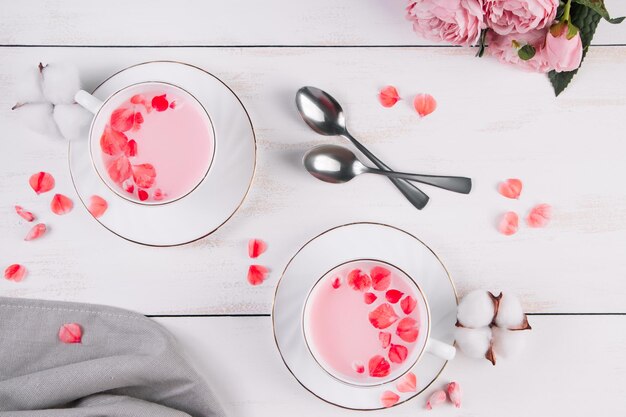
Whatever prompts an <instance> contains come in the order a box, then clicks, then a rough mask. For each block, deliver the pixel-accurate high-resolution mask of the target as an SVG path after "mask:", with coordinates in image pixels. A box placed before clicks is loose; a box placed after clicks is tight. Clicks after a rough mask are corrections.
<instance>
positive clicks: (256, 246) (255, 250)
mask: <svg viewBox="0 0 626 417" xmlns="http://www.w3.org/2000/svg"><path fill="white" fill-rule="evenodd" d="M266 250H267V243H265V242H264V241H262V240H261V239H250V240H249V241H248V256H249V257H251V258H258V257H259V256H260V255H261V254H262V253H263V252H265V251H266Z"/></svg>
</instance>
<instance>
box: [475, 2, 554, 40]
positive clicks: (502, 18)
mask: <svg viewBox="0 0 626 417" xmlns="http://www.w3.org/2000/svg"><path fill="white" fill-rule="evenodd" d="M483 1H484V3H485V5H484V8H485V23H486V24H487V26H489V27H490V28H491V29H493V30H494V32H496V33H497V34H499V35H508V34H509V33H511V32H518V33H526V32H530V31H531V30H535V29H542V28H544V27H546V26H550V25H551V24H552V21H553V20H554V18H555V16H556V9H557V8H558V7H559V0H483Z"/></svg>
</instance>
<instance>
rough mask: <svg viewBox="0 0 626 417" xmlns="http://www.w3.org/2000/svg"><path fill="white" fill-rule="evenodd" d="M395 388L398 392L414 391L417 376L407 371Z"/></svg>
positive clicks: (415, 389)
mask: <svg viewBox="0 0 626 417" xmlns="http://www.w3.org/2000/svg"><path fill="white" fill-rule="evenodd" d="M396 388H397V389H398V391H400V392H416V391H417V377H416V376H415V374H414V373H413V372H408V373H407V374H406V375H404V376H403V377H402V378H400V380H399V381H398V383H397V384H396Z"/></svg>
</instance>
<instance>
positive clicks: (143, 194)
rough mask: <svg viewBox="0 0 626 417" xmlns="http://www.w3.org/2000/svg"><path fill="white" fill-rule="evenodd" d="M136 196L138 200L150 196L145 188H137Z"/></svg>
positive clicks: (143, 199)
mask: <svg viewBox="0 0 626 417" xmlns="http://www.w3.org/2000/svg"><path fill="white" fill-rule="evenodd" d="M137 197H139V201H146V200H147V199H148V198H150V194H148V192H147V191H146V190H142V189H139V190H137Z"/></svg>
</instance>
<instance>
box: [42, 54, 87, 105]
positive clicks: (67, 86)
mask: <svg viewBox="0 0 626 417" xmlns="http://www.w3.org/2000/svg"><path fill="white" fill-rule="evenodd" d="M42 76H43V94H44V96H45V97H46V100H48V101H50V102H52V103H53V104H72V103H74V95H75V94H76V92H77V91H78V90H80V78H79V76H78V70H77V69H76V68H75V67H73V66H71V65H65V64H57V63H55V64H48V65H46V66H45V67H44V68H43V71H42Z"/></svg>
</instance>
